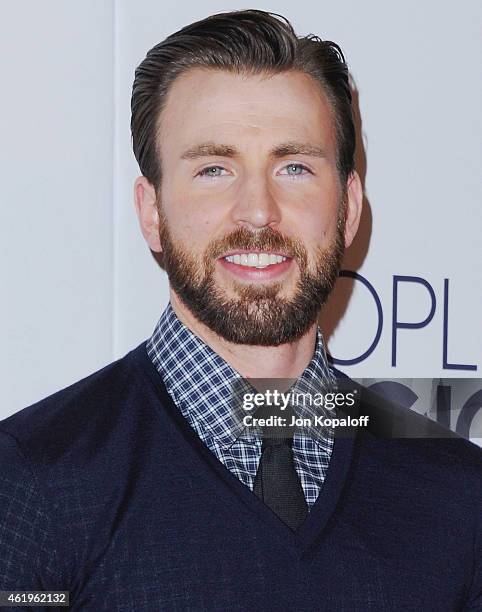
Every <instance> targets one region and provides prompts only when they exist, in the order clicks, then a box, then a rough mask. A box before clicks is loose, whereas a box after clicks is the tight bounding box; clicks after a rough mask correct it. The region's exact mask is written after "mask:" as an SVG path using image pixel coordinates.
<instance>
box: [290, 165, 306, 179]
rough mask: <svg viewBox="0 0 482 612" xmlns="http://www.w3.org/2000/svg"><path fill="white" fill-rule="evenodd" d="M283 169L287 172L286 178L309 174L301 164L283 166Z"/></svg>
mask: <svg viewBox="0 0 482 612" xmlns="http://www.w3.org/2000/svg"><path fill="white" fill-rule="evenodd" d="M285 169H286V170H287V173H286V174H288V176H300V175H303V174H306V173H307V172H310V171H309V170H308V168H307V167H306V166H304V165H303V164H288V165H287V166H285Z"/></svg>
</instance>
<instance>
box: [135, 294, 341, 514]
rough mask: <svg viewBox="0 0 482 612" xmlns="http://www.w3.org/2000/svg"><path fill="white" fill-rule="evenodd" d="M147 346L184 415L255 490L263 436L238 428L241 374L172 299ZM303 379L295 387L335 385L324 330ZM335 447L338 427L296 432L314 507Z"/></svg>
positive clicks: (300, 467) (299, 463)
mask: <svg viewBox="0 0 482 612" xmlns="http://www.w3.org/2000/svg"><path fill="white" fill-rule="evenodd" d="M146 347H147V352H148V354H149V356H150V358H151V360H152V362H153V363H154V365H155V367H156V368H157V370H158V372H159V374H160V375H161V377H162V379H163V382H164V385H165V387H166V390H167V392H168V393H169V395H170V396H171V398H172V400H173V401H174V404H175V405H176V406H177V407H178V408H179V410H180V411H181V413H182V414H183V416H184V418H185V419H186V420H187V421H188V423H189V424H190V425H191V427H192V428H193V429H194V430H195V431H196V433H197V434H198V436H199V437H200V438H201V440H202V441H203V442H204V444H206V446H207V447H208V448H209V449H210V450H211V451H212V452H213V453H214V455H215V456H216V457H217V458H218V459H219V461H221V463H223V464H224V465H225V466H226V467H227V468H228V470H230V471H231V472H232V473H233V474H234V475H235V476H237V478H239V480H240V481H241V482H242V483H244V484H245V485H246V486H247V487H249V488H250V489H251V490H252V489H253V484H254V478H255V476H256V471H257V469H258V463H259V460H260V457H261V444H262V440H261V439H260V438H259V437H257V436H252V437H248V438H245V437H240V436H239V432H238V433H237V432H236V423H234V422H233V414H232V409H231V406H232V397H233V395H232V393H233V392H232V389H233V381H235V380H236V379H238V380H239V379H241V375H240V374H239V372H237V371H236V370H235V369H234V368H232V367H231V366H230V365H229V364H228V363H227V362H226V361H225V360H224V359H223V358H222V357H220V355H218V354H217V353H216V352H215V351H213V350H212V349H211V348H210V347H209V346H208V345H207V344H206V343H205V342H203V341H202V340H201V339H200V338H199V337H198V336H196V335H195V334H194V333H193V332H191V330H190V329H188V328H187V327H186V326H185V325H184V324H183V323H182V322H181V321H180V320H179V319H178V317H177V315H176V314H175V312H174V310H173V309H172V306H171V303H170V302H169V304H168V305H167V307H166V309H165V310H164V312H163V313H162V315H161V317H160V319H159V321H158V323H157V325H156V327H155V329H154V332H153V334H152V336H151V337H150V338H149V339H148V341H147V345H146ZM297 381H298V382H297V383H296V385H295V387H293V389H303V388H306V389H308V388H309V385H310V383H314V382H316V383H317V385H319V384H321V385H322V386H325V385H326V386H328V385H333V384H335V377H334V374H333V372H332V371H331V369H330V367H329V364H328V361H327V358H326V352H325V347H324V343H323V338H322V335H321V331H320V329H319V328H317V335H316V346H315V352H314V354H313V357H312V359H311V361H310V363H309V364H308V366H307V367H306V368H305V370H304V371H303V373H302V374H301V376H300V377H299V379H297ZM303 385H305V387H303ZM332 449H333V430H332V429H325V430H324V433H323V435H320V434H319V432H318V433H317V434H316V435H313V436H310V437H308V436H307V435H306V433H305V434H303V435H302V434H300V433H295V435H294V437H293V459H294V465H295V469H296V471H297V473H298V475H299V477H300V480H301V485H302V487H303V491H304V494H305V497H306V501H307V503H308V506H309V507H311V506H312V505H313V504H314V503H315V501H316V498H317V497H318V493H319V491H320V489H321V486H322V484H323V481H324V479H325V476H326V472H327V470H328V465H329V462H330V457H331V453H332Z"/></svg>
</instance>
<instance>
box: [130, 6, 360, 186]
mask: <svg viewBox="0 0 482 612" xmlns="http://www.w3.org/2000/svg"><path fill="white" fill-rule="evenodd" d="M195 67H202V68H210V69H217V70H225V71H229V72H234V73H242V74H253V75H255V74H264V73H266V74H277V73H281V72H286V71H288V70H297V71H300V72H303V73H305V74H307V75H309V76H311V77H312V78H314V79H315V80H316V81H317V82H318V83H319V85H320V86H321V88H322V90H323V92H324V93H325V95H326V96H327V98H328V101H329V103H330V105H331V108H332V110H333V115H334V120H335V128H336V136H337V169H338V174H339V178H340V180H341V183H342V185H343V184H344V183H345V182H346V179H347V178H348V176H349V175H350V173H351V172H352V171H353V169H354V155H355V138H356V137H355V127H354V122H353V113H352V106H351V100H352V96H351V91H350V83H349V74H348V67H347V65H346V62H345V58H344V56H343V53H342V51H341V49H340V47H339V46H338V45H337V44H336V43H334V42H331V41H324V40H321V39H320V38H319V37H318V36H315V35H312V34H310V35H308V36H305V37H298V36H297V35H296V33H295V31H294V30H293V27H292V25H291V24H290V22H289V21H288V20H287V19H286V18H284V17H282V16H281V15H277V14H275V13H268V12H265V11H260V10H243V11H233V12H229V13H220V14H217V15H212V16H210V17H207V18H206V19H203V20H202V21H197V22H196V23H193V24H191V25H188V26H186V27H184V28H182V29H181V30H179V31H178V32H176V33H174V34H171V35H170V36H168V37H167V38H166V39H165V40H164V41H162V42H160V43H159V44H157V45H156V46H155V47H153V48H152V49H151V50H150V51H149V52H148V53H147V55H146V58H145V59H144V60H143V61H142V62H141V63H140V64H139V66H138V67H137V69H136V72H135V78H134V84H133V88H132V99H131V111H132V116H131V131H132V144H133V149H134V155H135V157H136V159H137V162H138V164H139V168H140V170H141V172H142V174H143V175H144V176H145V177H146V178H147V179H148V180H149V182H150V183H151V184H152V185H154V187H155V188H156V190H157V188H158V186H159V185H160V183H161V179H162V176H161V174H162V172H161V160H160V155H159V147H158V141H157V134H158V131H159V117H160V114H161V112H162V109H163V108H164V105H165V103H166V99H167V94H168V92H169V89H170V87H171V85H172V84H173V82H174V80H175V79H176V78H177V77H178V76H180V75H181V74H182V73H184V72H185V71H187V70H189V69H190V68H195Z"/></svg>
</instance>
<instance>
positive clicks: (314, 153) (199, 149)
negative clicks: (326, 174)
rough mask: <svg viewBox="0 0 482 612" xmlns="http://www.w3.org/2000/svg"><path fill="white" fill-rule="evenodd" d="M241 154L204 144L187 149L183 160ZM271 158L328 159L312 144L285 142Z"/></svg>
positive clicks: (220, 145) (208, 143)
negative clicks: (305, 157) (307, 157)
mask: <svg viewBox="0 0 482 612" xmlns="http://www.w3.org/2000/svg"><path fill="white" fill-rule="evenodd" d="M239 155H240V152H239V151H238V149H236V147H233V146H231V145H224V144H217V143H215V142H203V143H201V144H197V145H194V146H192V147H189V149H186V151H184V153H183V154H182V155H181V159H198V158H200V157H237V156H239ZM269 155H270V157H273V158H275V159H278V158H280V157H286V156H287V155H308V156H310V157H326V152H325V149H324V148H323V147H321V146H320V145H316V144H311V143H301V142H294V141H290V142H284V143H281V144H279V145H276V146H275V147H273V148H272V149H271V151H270V152H269Z"/></svg>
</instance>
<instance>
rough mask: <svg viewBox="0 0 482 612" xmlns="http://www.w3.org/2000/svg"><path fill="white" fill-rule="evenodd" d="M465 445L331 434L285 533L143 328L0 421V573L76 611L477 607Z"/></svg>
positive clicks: (475, 516)
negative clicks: (230, 464)
mask: <svg viewBox="0 0 482 612" xmlns="http://www.w3.org/2000/svg"><path fill="white" fill-rule="evenodd" d="M481 455H482V453H481V451H480V449H478V448H477V447H476V446H475V445H473V444H471V443H469V442H466V441H464V440H462V439H418V440H414V439H392V440H388V439H385V438H383V437H380V436H377V435H376V433H375V434H374V433H372V432H370V431H369V430H367V429H363V430H362V429H360V431H359V432H358V434H357V435H356V436H355V437H351V438H341V437H337V438H336V439H335V445H334V449H333V455H332V459H331V463H330V467H329V471H328V475H327V478H326V480H325V483H324V485H323V487H322V490H321V493H320V496H319V498H318V500H317V501H316V503H315V505H314V506H313V508H312V510H311V512H310V514H309V517H308V519H307V521H306V522H305V523H304V524H303V526H302V527H301V529H300V530H299V532H298V533H296V534H294V533H293V532H291V531H290V530H289V529H288V527H286V526H285V525H284V524H283V523H282V522H281V521H280V520H279V519H278V518H277V517H276V516H275V515H274V514H272V513H271V511H270V510H269V509H268V508H267V507H266V506H265V505H264V504H263V503H262V502H261V501H260V500H259V499H258V498H257V497H256V496H255V495H254V494H253V493H252V492H251V491H250V490H249V489H248V488H247V487H246V486H244V485H243V484H242V483H241V482H240V481H239V480H238V479H237V478H236V477H235V476H233V475H232V474H231V473H230V472H229V471H228V470H227V469H226V468H225V467H224V466H223V465H222V464H221V463H220V462H219V461H218V460H217V459H216V458H215V457H214V455H213V454H212V453H211V452H210V451H209V450H208V449H207V448H206V447H205V446H204V444H203V443H202V442H201V441H200V440H199V438H198V437H197V435H196V434H195V433H194V431H193V430H192V429H191V428H190V427H189V425H188V424H187V423H186V421H185V420H184V419H183V417H182V416H181V414H180V413H179V411H178V410H177V408H176V407H175V406H174V405H173V403H172V401H171V399H170V397H169V396H168V394H167V392H166V390H165V388H164V386H163V383H162V380H161V378H160V376H159V374H158V372H157V370H156V369H155V367H154V366H153V364H152V363H151V361H150V359H149V357H148V355H147V353H146V349H145V343H142V344H140V345H139V346H138V347H137V348H136V349H134V350H133V351H131V352H130V353H128V354H127V355H126V356H125V357H124V358H122V359H120V360H118V361H116V362H114V363H112V364H110V365H109V366H107V367H105V368H103V369H102V370H100V371H98V372H96V373H94V374H92V375H91V376H89V377H87V378H85V379H83V380H81V381H79V382H77V383H75V384H73V385H71V386H70V387H68V388H66V389H63V390H62V391H59V392H58V393H55V394H54V395H51V396H50V397H48V398H46V399H44V400H42V401H40V402H38V403H36V404H34V405H33V406H30V407H28V408H26V409H24V410H22V411H20V412H18V413H17V414H15V415H13V416H12V417H10V418H8V419H6V420H4V421H3V422H1V423H0V463H1V472H0V590H9V589H17V590H56V589H58V590H68V591H70V600H71V608H70V609H71V610H89V611H90V610H92V611H98V610H109V611H114V610H125V611H150V612H152V611H156V610H165V611H168V612H172V611H176V610H179V611H185V610H191V611H196V612H197V611H202V610H213V611H218V610H219V611H223V612H227V611H231V610H250V611H251V610H268V611H269V610H293V611H310V612H311V611H316V610H326V611H330V612H333V611H336V612H342V611H346V612H357V611H360V612H369V611H374V612H383V611H388V610H390V611H395V610H397V611H398V610H404V611H409V610H410V611H412V610H414V611H415V610H416V611H424V612H426V611H430V610H433V611H436V612H443V611H446V610H447V611H448V610H451V611H452V610H468V609H470V610H481V609H482V595H481V592H482V569H481V561H482V549H481V530H480V520H481V512H482V486H481V474H482V459H481ZM12 609H13V610H20V609H21V608H12ZM28 609H29V610H32V609H33V608H28ZM41 609H45V608H41ZM56 609H58V608H56Z"/></svg>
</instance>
